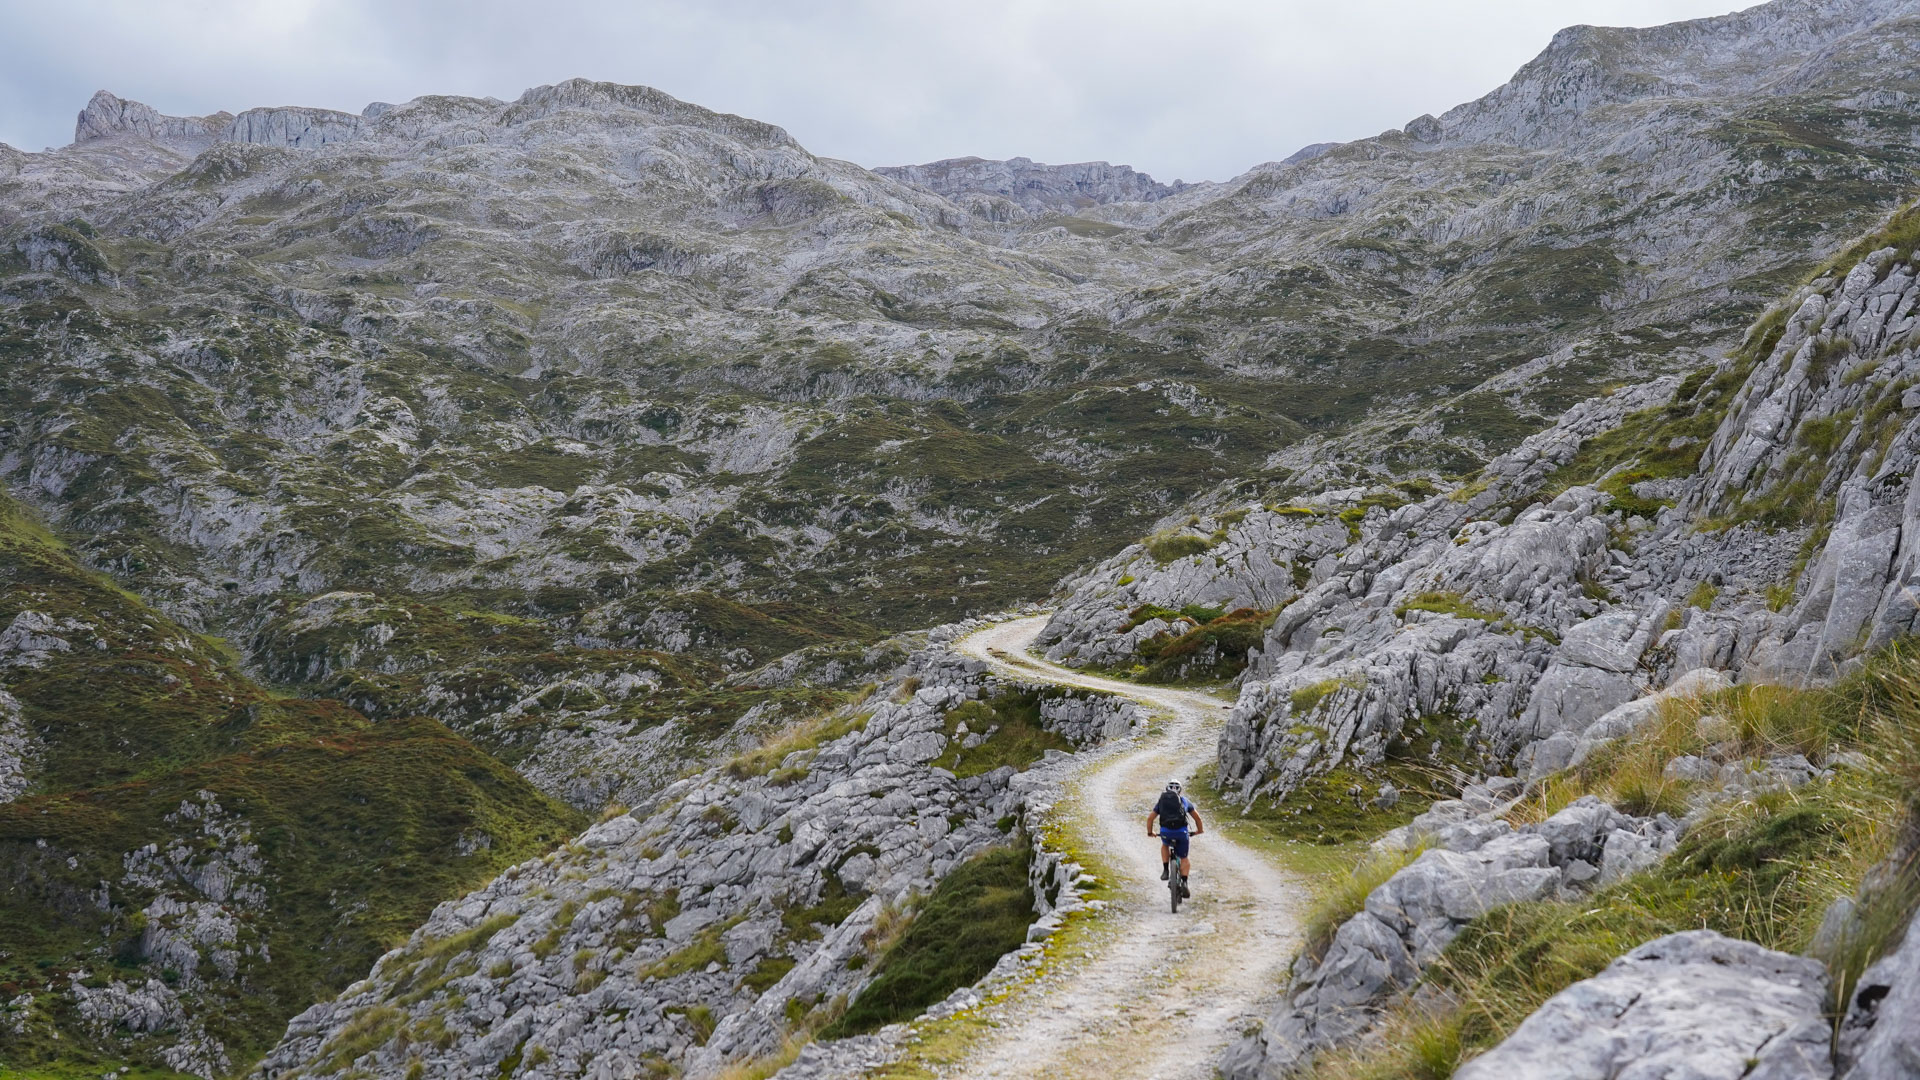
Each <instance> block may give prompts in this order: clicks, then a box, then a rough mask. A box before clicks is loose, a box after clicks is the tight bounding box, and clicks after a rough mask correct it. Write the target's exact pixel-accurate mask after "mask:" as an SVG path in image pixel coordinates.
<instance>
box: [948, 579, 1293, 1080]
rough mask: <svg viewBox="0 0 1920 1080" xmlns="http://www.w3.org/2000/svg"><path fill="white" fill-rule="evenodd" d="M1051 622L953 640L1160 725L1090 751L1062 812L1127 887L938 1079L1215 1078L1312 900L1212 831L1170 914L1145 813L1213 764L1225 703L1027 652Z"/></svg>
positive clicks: (1270, 994) (1274, 984)
mask: <svg viewBox="0 0 1920 1080" xmlns="http://www.w3.org/2000/svg"><path fill="white" fill-rule="evenodd" d="M1045 624H1046V617H1045V616H1038V617H1034V618H1030V619H1020V620H1016V621H1014V622H1007V623H1001V624H999V625H996V626H992V627H989V628H987V629H985V630H981V631H979V632H977V633H974V634H972V635H970V636H968V637H967V638H965V639H963V640H962V641H960V642H959V644H958V646H957V647H958V648H959V649H960V651H961V652H964V653H966V654H967V655H969V656H973V657H977V658H979V659H982V660H985V661H987V662H988V663H990V664H992V665H994V666H995V667H996V668H998V669H1000V671H1001V672H1002V673H1004V674H1007V675H1010V676H1014V677H1017V678H1020V679H1024V680H1026V681H1028V682H1053V683H1059V684H1061V685H1065V686H1077V687H1085V688H1089V689H1094V690H1101V691H1104V692H1106V693H1110V694H1116V695H1119V696H1121V697H1126V698H1131V699H1133V700H1135V701H1138V702H1141V703H1142V704H1145V705H1147V706H1149V707H1151V708H1153V709H1155V710H1156V711H1159V712H1161V713H1164V714H1166V719H1163V720H1161V721H1159V722H1157V723H1155V724H1154V725H1153V726H1152V727H1151V728H1150V729H1149V731H1148V732H1147V733H1146V734H1144V735H1138V736H1135V737H1133V738H1131V739H1128V740H1126V741H1124V742H1122V743H1120V744H1119V745H1117V746H1115V747H1112V748H1110V749H1109V750H1107V751H1105V752H1103V753H1099V754H1095V755H1090V756H1089V757H1090V759H1089V761H1088V762H1087V764H1086V765H1085V766H1083V767H1082V769H1081V771H1080V772H1079V774H1078V775H1077V776H1075V777H1074V778H1073V780H1072V781H1070V783H1069V785H1068V792H1067V794H1066V796H1065V797H1064V798H1063V799H1062V800H1061V802H1060V805H1059V807H1058V812H1057V816H1058V818H1059V820H1060V821H1061V822H1062V823H1063V824H1064V825H1065V826H1066V828H1067V829H1068V830H1069V832H1070V833H1071V835H1072V837H1073V842H1074V843H1075V845H1076V846H1077V847H1078V848H1079V850H1080V851H1082V852H1085V853H1087V854H1088V855H1089V856H1090V857H1091V858H1090V859H1089V861H1093V862H1097V863H1100V864H1104V865H1105V866H1106V867H1107V868H1108V869H1109V870H1110V871H1112V872H1116V873H1117V874H1118V875H1119V876H1120V878H1121V880H1120V881H1117V882H1112V883H1111V884H1113V885H1114V886H1115V887H1116V890H1117V895H1115V896H1113V897H1112V898H1111V900H1110V902H1109V904H1108V906H1107V907H1106V908H1105V909H1104V910H1103V911H1101V912H1100V914H1099V916H1098V917H1097V918H1096V919H1095V920H1093V925H1092V928H1091V929H1090V931H1089V932H1088V935H1087V941H1088V943H1089V946H1090V947H1089V950H1088V952H1087V954H1086V955H1083V956H1069V957H1064V958H1062V959H1061V960H1059V961H1058V962H1056V963H1052V964H1049V965H1048V969H1047V970H1046V972H1045V973H1044V974H1043V975H1041V976H1040V977H1039V978H1037V979H1036V980H1034V982H1033V983H1031V984H1029V985H1028V986H1026V987H1024V988H1023V989H1022V990H1020V991H1019V992H1017V993H1016V994H1014V995H1013V997H1012V998H1010V999H1009V1000H1007V1001H1005V1002H1002V1003H1000V1004H997V1005H994V1006H991V1007H989V1008H988V1009H987V1010H986V1012H985V1016H986V1017H987V1018H988V1019H989V1020H990V1021H992V1022H993V1023H994V1025H995V1026H994V1029H993V1031H992V1032H991V1034H990V1035H989V1036H987V1037H986V1038H984V1039H982V1040H981V1041H980V1042H979V1043H978V1044H977V1045H976V1046H975V1047H974V1048H973V1050H972V1051H971V1052H970V1053H969V1055H968V1056H967V1058H966V1059H965V1060H964V1061H962V1062H960V1063H959V1064H958V1065H956V1066H954V1067H952V1068H951V1069H948V1070H944V1071H943V1073H944V1075H945V1076H950V1077H968V1078H973V1077H977V1078H983V1080H984V1078H988V1077H1007V1078H1010V1077H1041V1076H1044V1077H1087V1078H1097V1080H1121V1078H1131V1077H1139V1078H1142V1080H1146V1078H1152V1080H1174V1078H1187V1077H1192V1078H1210V1077H1212V1076H1213V1075H1214V1074H1213V1060H1214V1058H1215V1056H1216V1055H1218V1053H1219V1052H1220V1050H1221V1049H1222V1048H1224V1047H1225V1046H1226V1045H1227V1044H1228V1043H1229V1042H1231V1041H1232V1040H1233V1039H1234V1038H1235V1037H1237V1036H1238V1035H1239V1033H1240V1031H1241V1029H1242V1028H1243V1027H1244V1026H1245V1024H1246V1022H1247V1021H1248V1020H1250V1019H1251V1018H1252V1017H1254V1016H1256V1015H1258V1014H1260V1013H1261V1012H1262V1011H1264V1009H1263V1007H1264V1006H1266V1005H1269V1004H1271V1002H1272V1001H1273V999H1274V998H1275V997H1276V996H1277V992H1278V990H1279V984H1280V977H1281V974H1282V972H1283V971H1284V970H1285V968H1286V965H1287V963H1288V961H1289V960H1290V959H1291V958H1292V956H1293V954H1294V952H1295V951H1296V949H1297V948H1298V946H1299V931H1300V922H1301V916H1302V915H1303V913H1304V911H1305V907H1306V894H1305V891H1304V890H1303V888H1302V887H1301V886H1300V884H1299V883H1298V882H1297V881H1296V880H1294V879H1293V878H1291V877H1289V876H1288V875H1287V874H1286V873H1285V872H1283V871H1281V870H1280V869H1279V868H1277V867H1275V866H1273V865H1272V864H1271V863H1269V862H1268V861H1267V860H1266V859H1264V858H1263V857H1261V856H1260V855H1259V854H1257V853H1255V852H1253V851H1250V850H1248V849H1246V848H1243V847H1240V846H1238V845H1236V844H1234V843H1233V841H1232V840H1230V839H1229V838H1228V837H1227V836H1226V835H1225V834H1224V832H1223V831H1216V830H1214V829H1212V828H1209V829H1208V831H1207V833H1206V835H1204V836H1201V837H1199V838H1197V839H1196V840H1195V841H1194V844H1193V848H1194V850H1193V878H1192V885H1193V899H1192V901H1190V902H1189V903H1187V904H1185V905H1183V906H1182V908H1181V910H1180V913H1179V914H1178V915H1174V914H1171V913H1170V912H1169V911H1168V910H1167V893H1166V886H1165V885H1163V884H1161V883H1160V880H1159V877H1160V865H1159V864H1160V845H1159V843H1158V842H1157V841H1155V840H1152V839H1149V838H1148V836H1147V833H1146V815H1147V811H1148V810H1149V809H1150V808H1151V807H1152V805H1153V799H1154V797H1155V795H1156V794H1157V793H1158V792H1159V791H1160V789H1161V788H1162V787H1163V786H1164V785H1165V783H1166V781H1167V779H1168V778H1169V777H1173V776H1179V777H1189V776H1192V775H1193V773H1194V771H1195V770H1196V769H1197V768H1199V767H1200V766H1201V765H1204V764H1206V763H1207V762H1208V761H1210V760H1212V758H1213V755H1214V746H1215V743H1216V741H1217V739H1218V736H1219V730H1220V726H1221V725H1222V724H1223V723H1224V722H1225V720H1226V712H1227V707H1226V706H1225V705H1224V704H1223V703H1221V702H1220V701H1217V700H1215V699H1213V698H1211V697H1208V696H1206V695H1204V694H1199V693H1194V692H1191V691H1186V690H1174V689H1168V688H1164V687H1151V686H1139V685H1136V684H1133V683H1124V682H1116V681H1114V680H1112V679H1103V678H1099V677H1098V676H1093V675H1085V674H1082V673H1080V672H1076V671H1069V670H1067V669H1066V668H1062V667H1056V666H1055V665H1052V664H1049V663H1047V662H1045V661H1043V660H1039V659H1037V658H1035V657H1033V656H1032V655H1031V654H1030V653H1029V652H1028V647H1029V646H1030V645H1031V644H1032V642H1033V639H1034V637H1035V636H1036V635H1038V634H1039V632H1040V628H1041V627H1042V626H1044V625H1045Z"/></svg>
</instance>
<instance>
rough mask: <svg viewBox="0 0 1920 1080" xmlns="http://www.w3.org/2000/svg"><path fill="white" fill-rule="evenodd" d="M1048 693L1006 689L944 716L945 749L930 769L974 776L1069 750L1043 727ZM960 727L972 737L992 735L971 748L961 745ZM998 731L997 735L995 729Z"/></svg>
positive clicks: (1019, 766) (1020, 766)
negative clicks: (1041, 715)
mask: <svg viewBox="0 0 1920 1080" xmlns="http://www.w3.org/2000/svg"><path fill="white" fill-rule="evenodd" d="M1048 693H1052V691H1042V690H1010V691H1007V692H1005V693H1002V694H1001V695H1000V696H998V697H995V698H990V699H988V700H985V701H969V702H965V703H963V704H961V705H959V706H956V707H955V708H952V709H949V710H948V711H947V716H946V723H947V748H946V750H945V751H944V752H942V753H941V755H940V756H939V757H937V758H935V759H934V760H933V764H934V765H935V766H936V767H938V768H942V769H946V770H948V771H950V772H952V773H953V774H954V775H955V776H958V777H962V778H965V777H970V776H979V775H980V774H982V773H989V772H992V771H993V770H995V769H998V768H1000V767H1001V766H1003V765H1011V766H1013V767H1014V768H1016V769H1025V768H1026V767H1027V766H1029V765H1032V764H1033V763H1034V762H1036V761H1039V760H1040V759H1041V758H1042V757H1044V756H1045V755H1046V752H1047V751H1049V750H1064V751H1072V750H1073V748H1074V746H1073V744H1072V743H1071V742H1068V741H1067V739H1066V737H1065V736H1063V735H1061V734H1059V733H1058V732H1055V731H1050V730H1048V729H1047V728H1046V727H1044V726H1042V722H1041V719H1040V703H1041V701H1042V700H1044V695H1046V694H1048ZM961 724H965V725H966V727H967V731H968V733H969V734H971V735H981V734H985V733H987V732H992V734H991V735H988V737H987V739H986V740H985V741H984V742H982V743H980V744H979V745H977V746H974V747H966V746H963V745H961V743H962V741H963V738H964V737H963V736H961V735H960V733H959V728H960V725H961ZM996 729H997V730H996Z"/></svg>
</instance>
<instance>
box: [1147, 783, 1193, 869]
mask: <svg viewBox="0 0 1920 1080" xmlns="http://www.w3.org/2000/svg"><path fill="white" fill-rule="evenodd" d="M1183 790H1184V789H1183V787H1182V785H1181V783H1180V781H1178V780H1169V781H1167V790H1165V791H1163V792H1161V793H1160V799H1159V801H1157V802H1155V803H1154V804H1153V809H1152V810H1150V811H1148V812H1147V835H1148V836H1152V835H1153V833H1154V823H1155V822H1156V821H1157V822H1158V823H1159V825H1160V880H1161V881H1165V880H1167V873H1168V869H1167V868H1168V864H1169V863H1170V862H1171V861H1172V860H1173V859H1175V858H1177V859H1179V860H1180V895H1181V896H1183V897H1187V896H1192V895H1193V892H1192V890H1190V889H1188V888H1187V875H1188V874H1189V873H1191V872H1192V870H1193V860H1191V859H1189V858H1188V857H1187V840H1188V839H1189V837H1188V835H1187V820H1188V819H1189V818H1191V819H1192V820H1193V824H1194V829H1193V835H1194V836H1199V835H1200V834H1201V833H1203V832H1206V831H1207V823H1206V822H1204V821H1202V820H1200V811H1199V810H1198V809H1196V808H1195V807H1194V805H1193V800H1192V799H1189V798H1187V797H1186V795H1184V794H1182V791H1183Z"/></svg>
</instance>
